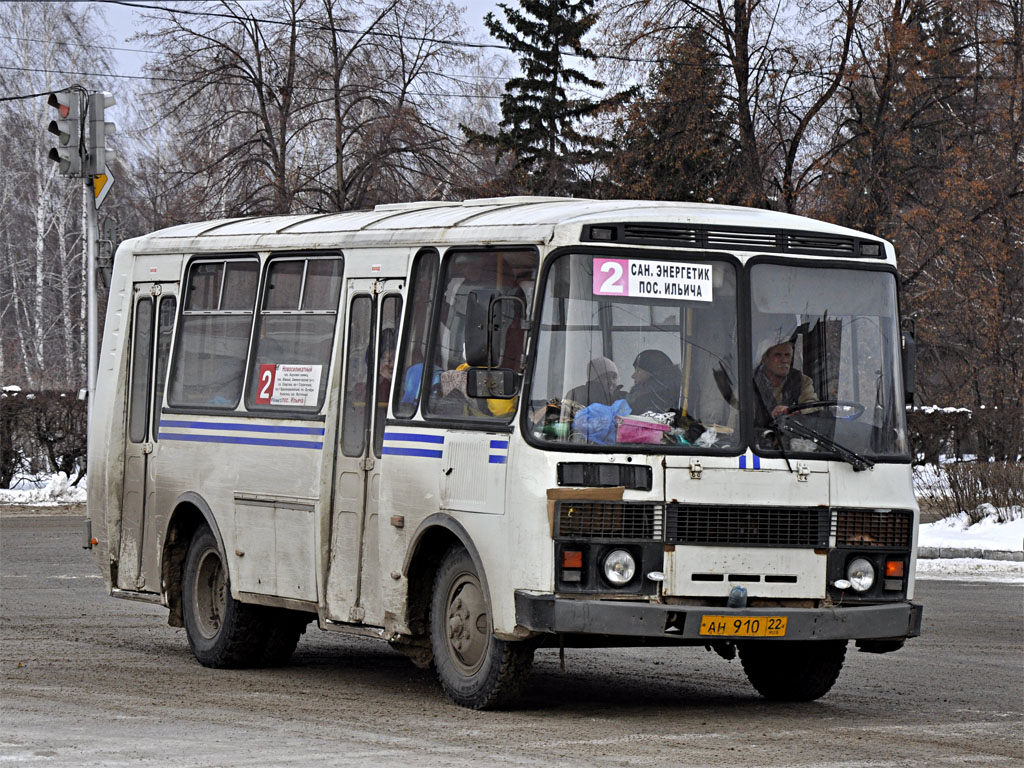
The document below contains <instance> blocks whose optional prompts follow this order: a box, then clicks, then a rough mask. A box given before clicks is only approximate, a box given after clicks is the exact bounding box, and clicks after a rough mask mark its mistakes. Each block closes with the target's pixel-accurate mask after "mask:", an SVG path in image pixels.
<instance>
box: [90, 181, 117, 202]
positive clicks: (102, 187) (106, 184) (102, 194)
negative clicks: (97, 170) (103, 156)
mask: <svg viewBox="0 0 1024 768" xmlns="http://www.w3.org/2000/svg"><path fill="white" fill-rule="evenodd" d="M113 183H114V174H112V173H110V172H107V173H101V174H100V175H99V176H93V177H92V193H93V196H95V198H96V207H97V208H99V207H100V206H101V205H103V201H104V199H106V197H107V192H109V191H110V187H111V186H112V185H113Z"/></svg>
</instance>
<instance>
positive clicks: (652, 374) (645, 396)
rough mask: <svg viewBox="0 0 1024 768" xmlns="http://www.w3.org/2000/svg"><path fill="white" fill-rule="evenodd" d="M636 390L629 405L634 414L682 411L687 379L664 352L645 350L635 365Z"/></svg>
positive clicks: (635, 361) (630, 393)
mask: <svg viewBox="0 0 1024 768" xmlns="http://www.w3.org/2000/svg"><path fill="white" fill-rule="evenodd" d="M633 369H634V370H633V382H634V383H633V388H632V389H631V390H629V394H628V395H626V401H627V402H628V403H629V407H630V408H632V409H633V413H635V414H637V415H640V414H644V413H647V412H648V411H654V412H655V413H667V412H668V411H670V410H672V409H674V408H679V400H680V387H681V385H682V379H683V375H682V373H681V372H680V370H679V368H678V367H677V366H676V365H675V364H674V363H673V362H672V360H671V358H669V356H668V355H666V354H665V353H664V352H662V351H661V350H660V349H645V350H644V351H643V352H641V353H640V354H639V355H637V356H636V360H634V361H633Z"/></svg>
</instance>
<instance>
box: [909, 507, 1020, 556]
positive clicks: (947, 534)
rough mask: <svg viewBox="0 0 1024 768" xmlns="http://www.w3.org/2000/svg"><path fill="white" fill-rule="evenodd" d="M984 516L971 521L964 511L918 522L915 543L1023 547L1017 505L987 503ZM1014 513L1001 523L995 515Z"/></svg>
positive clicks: (922, 544)
mask: <svg viewBox="0 0 1024 768" xmlns="http://www.w3.org/2000/svg"><path fill="white" fill-rule="evenodd" d="M983 506H986V507H991V509H989V510H986V513H987V514H986V516H985V518H984V519H983V520H981V521H980V522H977V523H975V524H974V525H971V524H970V521H969V519H968V517H967V514H966V513H964V512H961V513H960V514H959V515H954V516H953V517H947V518H945V519H943V520H938V521H937V522H934V523H928V524H927V525H922V526H921V528H920V532H919V534H918V540H917V544H918V546H919V547H958V548H961V549H998V550H1003V551H1007V552H1020V551H1022V550H1024V510H1021V509H1020V508H1019V507H1013V508H1010V509H1004V510H997V509H996V508H995V507H992V505H991V504H986V505H983ZM1012 517H1016V518H1017V519H1013V520H1008V521H1007V522H1005V523H1001V522H999V518H1002V519H1003V520H1006V519H1007V518H1012Z"/></svg>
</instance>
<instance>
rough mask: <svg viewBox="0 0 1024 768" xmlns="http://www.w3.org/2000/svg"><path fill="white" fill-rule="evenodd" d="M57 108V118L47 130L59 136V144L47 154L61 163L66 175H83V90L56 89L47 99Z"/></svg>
mask: <svg viewBox="0 0 1024 768" xmlns="http://www.w3.org/2000/svg"><path fill="white" fill-rule="evenodd" d="M46 103H47V104H49V105H50V106H51V107H56V108H57V119H56V120H51V121H50V125H49V126H48V127H47V130H48V131H49V132H50V133H52V134H54V135H55V136H56V137H57V146H56V147H53V148H51V149H50V154H49V155H47V157H49V158H50V159H51V160H53V161H54V162H55V163H59V164H60V172H61V174H63V175H64V176H81V175H82V92H81V91H77V90H75V91H54V92H53V93H51V94H50V98H49V99H47V101H46Z"/></svg>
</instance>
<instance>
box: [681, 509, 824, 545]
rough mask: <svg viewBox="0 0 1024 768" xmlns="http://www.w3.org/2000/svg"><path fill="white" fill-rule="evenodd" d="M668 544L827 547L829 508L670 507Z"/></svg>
mask: <svg viewBox="0 0 1024 768" xmlns="http://www.w3.org/2000/svg"><path fill="white" fill-rule="evenodd" d="M666 511H667V514H666V521H665V541H666V542H667V543H668V544H691V545H694V544H696V545H699V544H710V545H715V544H717V545H732V546H745V547H810V548H813V547H827V546H828V538H829V523H830V522H831V520H830V518H831V515H830V514H829V509H828V507H810V508H803V509H801V508H789V507H734V506H719V505H712V504H669V505H668V507H667V509H666Z"/></svg>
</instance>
